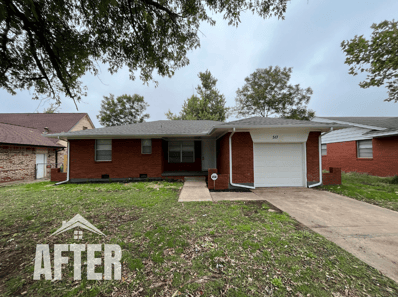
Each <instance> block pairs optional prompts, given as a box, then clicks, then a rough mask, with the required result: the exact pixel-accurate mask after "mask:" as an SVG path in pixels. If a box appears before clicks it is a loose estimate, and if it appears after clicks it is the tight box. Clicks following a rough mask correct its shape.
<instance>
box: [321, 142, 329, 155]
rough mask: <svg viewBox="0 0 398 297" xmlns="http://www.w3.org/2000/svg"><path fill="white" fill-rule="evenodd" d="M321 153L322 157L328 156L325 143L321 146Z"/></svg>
mask: <svg viewBox="0 0 398 297" xmlns="http://www.w3.org/2000/svg"><path fill="white" fill-rule="evenodd" d="M323 151H325V153H323ZM321 153H322V156H327V155H328V145H327V144H326V143H325V144H322V145H321Z"/></svg>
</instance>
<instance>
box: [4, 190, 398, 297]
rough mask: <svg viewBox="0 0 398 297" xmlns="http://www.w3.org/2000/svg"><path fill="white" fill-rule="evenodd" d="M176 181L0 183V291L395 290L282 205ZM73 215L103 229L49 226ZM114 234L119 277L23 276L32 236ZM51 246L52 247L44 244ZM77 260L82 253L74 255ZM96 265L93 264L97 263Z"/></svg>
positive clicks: (63, 239)
mask: <svg viewBox="0 0 398 297" xmlns="http://www.w3.org/2000/svg"><path fill="white" fill-rule="evenodd" d="M181 186H182V184H181V183H176V184H173V183H167V182H159V183H129V184H118V183H113V184H84V185H61V186H53V185H52V183H49V182H47V183H35V184H29V185H18V186H7V187H1V188H0V294H2V295H5V296H7V295H13V296H14V295H21V294H22V295H24V296H174V297H175V296H270V295H272V296H397V295H398V285H397V284H396V283H394V282H393V281H392V280H390V279H388V278H387V277H384V276H383V275H381V274H380V273H379V272H378V271H376V270H375V269H373V268H371V267H369V266H368V265H367V264H365V263H363V262H361V261H360V260H358V259H357V258H355V257H354V256H352V255H351V254H349V253H348V252H345V251H344V250H342V249H341V248H339V247H338V246H336V245H335V244H334V243H332V242H329V241H327V240H326V239H325V238H323V237H322V236H320V235H318V234H316V233H314V232H312V231H310V230H308V229H307V228H305V227H303V226H302V225H300V224H298V223H297V221H295V220H293V219H292V218H290V217H289V216H288V215H287V214H285V213H280V212H278V211H269V209H270V206H269V205H267V204H265V203H262V202H261V201H260V202H259V201H256V202H246V203H245V202H219V203H212V202H188V203H178V202H177V198H178V192H179V189H180V187H181ZM78 213H79V214H81V215H82V216H83V217H85V218H86V219H87V220H88V221H90V222H91V223H92V224H94V225H95V226H96V227H97V228H99V229H100V230H101V231H102V232H104V233H105V234H106V235H107V236H106V237H105V238H103V237H101V236H99V235H95V234H92V233H89V232H88V231H86V230H83V231H84V232H83V234H84V235H83V240H82V241H78V240H74V239H73V231H68V232H66V233H63V234H61V235H59V236H56V237H50V234H51V233H53V232H54V231H55V230H57V229H58V228H59V227H60V226H61V224H62V221H68V220H70V219H71V218H72V217H74V216H75V215H76V214H78ZM54 243H69V244H71V243H90V244H92V243H116V244H119V245H120V246H121V247H122V249H123V258H122V259H123V266H122V279H121V280H119V281H106V280H101V281H93V280H87V279H86V266H85V265H83V267H82V281H74V280H73V253H72V252H66V253H64V255H63V256H69V263H68V264H67V265H66V266H65V268H64V269H63V277H62V280H58V281H47V280H40V281H34V280H33V271H34V263H33V259H34V256H35V249H36V244H49V245H50V249H51V248H52V247H53V244H54ZM51 255H53V251H52V250H51ZM85 261H86V258H85V253H84V252H83V255H82V264H85V263H84V262H85ZM96 272H103V267H102V266H99V267H97V270H96Z"/></svg>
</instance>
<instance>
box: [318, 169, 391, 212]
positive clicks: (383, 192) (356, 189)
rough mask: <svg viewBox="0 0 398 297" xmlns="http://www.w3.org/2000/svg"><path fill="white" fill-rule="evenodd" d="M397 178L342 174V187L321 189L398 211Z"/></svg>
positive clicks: (323, 187) (324, 187)
mask: <svg viewBox="0 0 398 297" xmlns="http://www.w3.org/2000/svg"><path fill="white" fill-rule="evenodd" d="M396 181H397V177H378V176H372V175H368V174H364V173H356V172H349V173H342V176H341V183H342V184H341V185H336V186H322V187H321V189H324V190H327V191H330V192H333V193H337V194H341V195H344V196H348V197H351V198H355V199H357V200H361V201H364V202H367V203H371V204H375V205H378V206H380V207H384V208H388V209H391V210H395V211H398V184H397V183H396Z"/></svg>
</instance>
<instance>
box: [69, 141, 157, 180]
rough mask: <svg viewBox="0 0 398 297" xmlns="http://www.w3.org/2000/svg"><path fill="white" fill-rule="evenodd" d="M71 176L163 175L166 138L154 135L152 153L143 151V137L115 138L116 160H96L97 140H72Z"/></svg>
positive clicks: (113, 157) (118, 176)
mask: <svg viewBox="0 0 398 297" xmlns="http://www.w3.org/2000/svg"><path fill="white" fill-rule="evenodd" d="M69 143H70V154H71V156H70V176H69V177H70V179H75V178H101V176H102V175H103V174H108V175H109V178H111V179H112V178H128V177H133V178H134V177H139V175H140V174H147V176H148V178H150V177H161V174H162V172H163V164H164V163H163V160H162V159H163V155H162V140H161V139H152V154H141V140H140V139H113V140H112V161H109V162H96V161H95V140H94V139H85V140H70V141H69Z"/></svg>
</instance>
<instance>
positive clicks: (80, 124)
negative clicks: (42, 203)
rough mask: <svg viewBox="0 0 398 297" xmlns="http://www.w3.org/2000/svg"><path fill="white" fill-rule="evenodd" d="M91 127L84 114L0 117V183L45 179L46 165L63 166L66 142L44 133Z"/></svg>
mask: <svg viewBox="0 0 398 297" xmlns="http://www.w3.org/2000/svg"><path fill="white" fill-rule="evenodd" d="M92 128H94V125H93V124H92V122H91V120H90V117H89V116H88V114H86V113H53V114H46V113H44V114H43V113H2V114H0V183H1V182H9V181H16V180H33V179H37V178H45V177H49V173H50V169H49V168H47V167H48V166H52V167H54V166H55V164H56V163H58V166H59V165H60V164H62V163H63V162H64V159H65V163H66V161H67V160H66V159H67V158H66V152H67V150H66V147H67V143H66V142H65V141H63V140H59V139H54V138H46V137H44V136H43V134H44V133H60V132H69V131H78V130H82V129H92ZM65 165H66V164H65ZM64 167H65V166H64ZM65 170H66V167H65Z"/></svg>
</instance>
